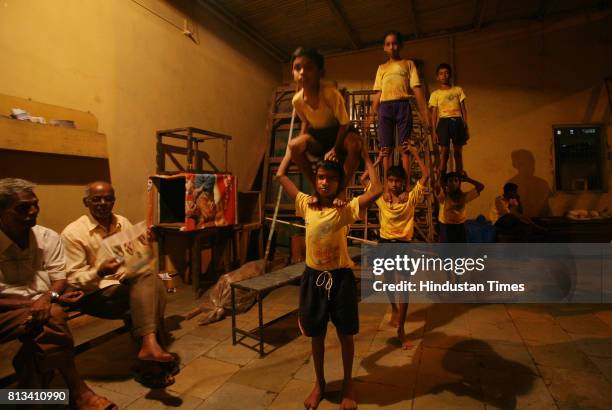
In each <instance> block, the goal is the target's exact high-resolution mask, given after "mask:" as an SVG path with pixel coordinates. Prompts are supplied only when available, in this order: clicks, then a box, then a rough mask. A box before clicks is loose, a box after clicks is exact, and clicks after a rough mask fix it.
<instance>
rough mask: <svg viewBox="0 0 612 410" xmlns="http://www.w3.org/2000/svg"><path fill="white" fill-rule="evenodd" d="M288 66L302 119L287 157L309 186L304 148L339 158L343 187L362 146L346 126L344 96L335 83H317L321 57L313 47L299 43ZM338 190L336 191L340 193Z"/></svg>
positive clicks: (310, 175) (321, 70) (309, 170)
mask: <svg viewBox="0 0 612 410" xmlns="http://www.w3.org/2000/svg"><path fill="white" fill-rule="evenodd" d="M291 69H292V72H293V79H294V81H295V82H296V83H297V86H298V89H299V91H298V92H297V93H295V95H294V97H293V101H292V104H293V107H294V108H295V112H296V113H297V114H298V116H299V117H300V120H301V121H302V128H301V131H300V135H299V136H298V137H296V138H293V139H292V140H291V141H290V142H289V150H290V152H291V157H292V158H293V160H294V161H295V163H296V164H297V166H298V167H299V169H300V171H301V172H302V173H303V174H304V175H305V176H306V177H307V178H308V179H309V180H310V182H311V183H312V185H313V187H314V186H316V182H315V179H314V174H313V173H312V167H311V165H310V161H309V160H308V157H307V156H306V152H308V153H310V154H312V155H315V156H317V157H321V156H323V159H325V160H327V161H336V162H339V161H340V160H341V159H343V160H344V161H343V164H344V178H343V180H342V181H340V183H341V188H344V187H345V186H347V185H349V181H350V180H351V178H352V176H353V174H354V173H355V170H356V169H357V167H358V166H359V156H360V152H361V146H362V142H361V138H360V137H359V136H358V135H357V134H356V133H355V131H354V130H353V129H352V128H351V127H350V120H349V116H348V113H347V112H346V106H345V103H344V98H342V95H341V94H340V92H339V91H338V90H337V89H336V87H334V86H331V85H323V84H321V78H322V77H323V74H324V73H325V70H324V59H323V56H322V55H321V54H319V52H318V51H317V50H315V49H305V48H303V47H299V48H298V49H297V50H295V51H294V52H293V55H292V57H291ZM342 192H344V190H343V189H340V190H339V191H338V193H340V194H341V196H342Z"/></svg>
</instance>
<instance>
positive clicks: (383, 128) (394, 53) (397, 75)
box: [364, 31, 431, 196]
mask: <svg viewBox="0 0 612 410" xmlns="http://www.w3.org/2000/svg"><path fill="white" fill-rule="evenodd" d="M402 42H403V39H402V35H401V33H399V32H398V31H389V32H388V33H386V34H385V36H384V47H383V50H384V51H385V54H386V55H387V58H388V60H387V62H386V63H384V64H381V65H379V66H378V71H376V80H375V81H374V87H373V89H374V91H376V94H375V95H374V98H373V103H372V111H371V114H370V116H369V117H368V118H367V119H366V121H365V124H364V129H365V130H369V128H370V124H371V122H372V120H373V119H374V115H378V143H379V145H380V148H381V149H383V152H384V154H385V156H384V157H383V169H384V178H386V177H387V170H388V169H389V165H390V164H389V157H390V156H391V155H392V154H393V147H394V145H395V129H396V127H397V130H398V134H399V135H398V137H399V143H400V145H402V144H404V142H406V141H407V140H408V138H409V137H410V133H411V132H412V113H411V112H410V102H409V98H410V97H409V96H410V94H414V97H415V100H416V104H417V107H418V110H419V117H420V118H421V122H422V124H423V125H424V126H425V128H426V130H429V129H430V128H431V127H430V121H429V113H428V112H427V103H426V101H425V97H424V93H423V88H422V87H421V80H420V79H419V74H418V72H417V68H416V65H415V64H414V62H413V61H412V60H406V59H403V58H401V56H400V50H401V48H402ZM402 164H403V167H404V169H408V170H410V156H409V155H408V153H407V152H403V153H402ZM408 176H410V173H408ZM385 196H387V194H385Z"/></svg>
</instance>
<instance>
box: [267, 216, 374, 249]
mask: <svg viewBox="0 0 612 410" xmlns="http://www.w3.org/2000/svg"><path fill="white" fill-rule="evenodd" d="M266 219H267V220H268V221H271V220H272V218H270V217H269V216H266ZM276 223H279V224H283V225H290V226H294V227H296V228H302V229H306V227H305V226H304V225H301V224H297V223H295V222H287V221H283V220H281V219H277V220H276ZM346 237H347V238H348V239H352V240H353V241H357V242H363V243H367V244H368V245H378V242H376V241H370V240H367V239H363V238H357V237H355V236H351V235H347V236H346Z"/></svg>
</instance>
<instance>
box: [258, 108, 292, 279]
mask: <svg viewBox="0 0 612 410" xmlns="http://www.w3.org/2000/svg"><path fill="white" fill-rule="evenodd" d="M294 121H295V108H293V112H292V113H291V125H290V126H289V127H290V128H289V137H288V138H287V148H285V155H287V152H289V141H291V137H293V123H294ZM282 195H283V186H282V185H280V184H279V186H278V195H277V196H276V206H275V207H274V216H273V219H272V225H270V232H268V240H267V242H266V251H265V252H264V271H265V266H266V265H267V262H268V257H269V256H270V244H271V243H272V236H273V235H274V228H275V227H276V217H277V216H278V208H279V207H280V201H281V197H282Z"/></svg>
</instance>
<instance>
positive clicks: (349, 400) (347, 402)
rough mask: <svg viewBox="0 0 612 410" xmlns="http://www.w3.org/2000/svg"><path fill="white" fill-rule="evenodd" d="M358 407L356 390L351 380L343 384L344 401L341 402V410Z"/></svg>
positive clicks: (350, 409)
mask: <svg viewBox="0 0 612 410" xmlns="http://www.w3.org/2000/svg"><path fill="white" fill-rule="evenodd" d="M355 409H357V400H355V391H354V390H353V381H352V380H349V381H347V382H344V383H343V384H342V401H341V402H340V410H355Z"/></svg>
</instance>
